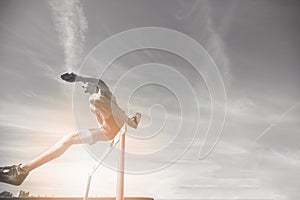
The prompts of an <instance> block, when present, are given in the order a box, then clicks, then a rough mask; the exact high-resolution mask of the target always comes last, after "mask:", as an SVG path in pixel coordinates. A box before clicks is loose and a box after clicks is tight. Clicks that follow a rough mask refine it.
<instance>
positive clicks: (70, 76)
mask: <svg viewBox="0 0 300 200" xmlns="http://www.w3.org/2000/svg"><path fill="white" fill-rule="evenodd" d="M60 77H61V78H62V79H63V80H65V81H67V82H71V83H73V82H83V83H90V84H94V85H97V86H98V87H99V89H100V90H106V91H109V87H108V86H107V85H106V84H105V83H104V81H102V80H101V79H97V78H93V77H86V76H80V75H77V74H75V73H73V72H67V73H64V74H62V75H61V76H60Z"/></svg>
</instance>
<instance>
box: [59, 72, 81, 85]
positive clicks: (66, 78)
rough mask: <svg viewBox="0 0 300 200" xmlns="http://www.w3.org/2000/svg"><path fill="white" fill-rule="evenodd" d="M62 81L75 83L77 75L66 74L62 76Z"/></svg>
mask: <svg viewBox="0 0 300 200" xmlns="http://www.w3.org/2000/svg"><path fill="white" fill-rule="evenodd" d="M60 77H61V79H62V80H64V81H67V82H70V83H73V82H75V80H76V77H77V75H76V74H75V73H73V72H66V73H64V74H62V75H61V76H60Z"/></svg>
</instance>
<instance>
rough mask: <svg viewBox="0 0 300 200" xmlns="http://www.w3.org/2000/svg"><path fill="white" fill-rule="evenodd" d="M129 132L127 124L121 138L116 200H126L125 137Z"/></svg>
mask: <svg viewBox="0 0 300 200" xmlns="http://www.w3.org/2000/svg"><path fill="white" fill-rule="evenodd" d="M126 132H127V124H125V127H124V130H123V132H122V134H121V136H120V155H119V171H118V179H117V194H116V200H124V168H125V135H126Z"/></svg>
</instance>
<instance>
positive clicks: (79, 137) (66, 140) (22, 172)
mask: <svg viewBox="0 0 300 200" xmlns="http://www.w3.org/2000/svg"><path fill="white" fill-rule="evenodd" d="M61 78H62V79H63V80H65V81H68V82H83V83H85V85H84V86H83V88H84V89H85V93H88V94H90V98H89V102H90V110H91V111H92V112H93V113H94V114H95V116H96V118H97V121H98V123H99V124H100V128H95V129H87V130H83V131H79V132H77V133H72V134H68V135H66V136H64V137H63V138H62V139H60V140H59V141H58V142H57V143H56V144H55V145H53V146H52V147H50V148H49V149H48V150H46V151H45V152H43V153H42V154H40V155H39V156H37V157H36V158H34V159H32V160H30V161H28V162H25V163H22V164H19V165H12V166H6V167H0V182H4V183H8V184H12V185H20V184H22V182H23V181H24V179H25V178H26V177H27V175H28V174H29V172H30V171H32V170H34V169H36V168H37V167H39V166H41V165H43V164H45V163H47V162H49V161H51V160H53V159H55V158H57V157H59V156H60V155H62V154H63V153H64V152H65V151H66V150H67V149H68V148H69V147H70V146H72V145H74V144H81V143H89V144H93V143H95V142H97V141H108V140H112V139H113V138H114V137H115V135H116V134H117V133H118V132H119V131H120V129H121V127H122V126H123V125H124V124H125V123H127V124H128V125H129V126H131V127H133V128H136V127H137V126H138V123H139V120H140V117H141V115H140V114H139V113H136V114H135V116H134V117H131V118H129V117H128V116H127V115H126V114H125V112H124V111H123V110H122V109H121V108H120V107H119V106H118V104H117V102H116V99H115V97H114V96H113V95H112V93H111V91H110V90H109V88H108V86H107V85H106V84H105V83H104V82H103V81H102V80H98V79H96V78H89V77H83V76H78V75H76V74H74V73H65V74H63V75H61Z"/></svg>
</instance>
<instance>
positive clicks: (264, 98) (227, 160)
mask: <svg viewBox="0 0 300 200" xmlns="http://www.w3.org/2000/svg"><path fill="white" fill-rule="evenodd" d="M68 6H69V7H68ZM299 9H300V2H298V1H296V0H244V1H239V0H224V1H215V0H210V1H193V0H191V1H179V0H178V1H176V0H175V1H174V0H164V1H161V0H154V1H146V0H127V1H124V0H118V1H117V0H109V1H108V0H107V1H96V0H85V1H82V2H80V1H78V0H74V1H52V0H51V1H40V0H24V1H20V0H6V1H5V0H2V1H1V2H0V66H1V67H0V71H1V73H0V90H1V93H0V109H1V113H0V130H1V132H0V134H1V140H0V157H1V160H0V165H1V166H2V165H10V164H18V163H22V162H25V161H26V160H29V159H31V158H33V157H34V156H35V155H38V154H39V153H40V152H41V151H43V150H45V149H47V148H48V147H49V146H50V145H51V144H53V143H54V142H55V141H57V140H58V139H59V138H60V137H62V136H63V135H64V134H66V133H70V132H73V131H75V130H76V126H79V127H80V128H84V127H85V128H88V127H90V126H94V125H95V119H94V118H93V116H92V113H91V112H89V110H88V101H87V99H88V96H86V95H83V93H81V91H80V87H79V85H78V86H77V87H75V93H74V105H75V106H74V109H73V107H72V97H73V86H72V85H71V84H66V83H64V82H62V81H61V80H59V75H60V74H61V73H63V72H65V71H69V70H73V71H76V72H77V71H80V70H79V66H80V64H81V61H82V60H83V59H84V58H85V57H86V56H87V55H88V54H89V53H90V51H91V50H92V49H93V48H94V47H95V46H96V45H98V44H99V43H100V42H102V41H104V40H105V39H107V38H109V37H110V36H112V35H114V34H117V33H119V32H122V31H125V30H129V29H133V28H139V27H163V28H168V29H172V30H176V31H179V32H182V33H184V34H186V35H188V36H189V37H191V38H193V39H194V40H196V41H197V42H199V43H200V44H201V45H202V46H203V47H204V48H205V49H206V50H207V51H208V53H209V55H210V56H211V57H212V59H213V60H214V62H215V63H216V65H217V66H218V69H219V71H220V73H221V76H222V79H223V82H224V86H225V90H226V96H227V101H226V105H227V116H226V120H225V126H224V129H223V132H222V136H221V138H220V140H218V143H217V146H216V147H215V148H214V150H213V151H212V152H211V153H210V154H209V156H208V157H206V158H205V159H199V157H198V156H199V155H198V154H199V149H200V144H201V142H202V141H203V137H202V136H203V135H205V130H206V128H207V126H208V124H209V119H210V111H211V110H210V105H209V93H208V90H207V89H206V86H205V81H204V79H202V78H203V77H201V76H200V75H199V74H197V73H196V71H195V69H194V68H193V67H192V66H191V64H190V63H188V62H187V61H185V60H184V59H182V58H180V57H179V56H176V55H174V54H172V53H170V52H165V51H160V50H153V49H152V50H141V51H135V52H131V53H129V54H126V55H124V56H122V57H120V58H119V59H118V60H116V61H115V62H114V63H113V64H112V65H111V66H110V67H109V68H108V70H107V71H105V73H104V75H103V79H104V81H106V82H107V83H108V84H109V85H110V86H111V87H114V86H115V85H117V82H118V81H120V80H121V77H122V75H124V74H125V73H126V72H127V74H129V76H128V78H129V79H127V80H125V81H126V82H124V83H122V84H121V86H119V88H117V89H116V94H115V95H116V97H117V98H118V103H119V104H120V105H121V106H122V107H123V108H125V107H126V106H129V107H128V108H126V109H128V111H129V112H130V113H132V112H135V111H136V110H139V111H140V112H142V114H143V119H142V122H141V129H139V130H138V131H131V132H132V133H131V134H132V135H133V136H136V137H129V139H128V148H129V149H128V151H130V152H137V151H138V152H142V153H148V155H149V157H143V156H138V157H131V156H130V155H128V162H127V167H128V168H129V169H130V170H137V171H139V170H141V168H147V167H148V168H149V170H150V169H154V168H155V169H156V168H159V167H163V166H165V165H168V164H170V162H171V161H173V160H174V159H175V158H176V156H178V155H179V154H180V153H182V152H184V150H185V149H186V147H187V146H188V145H189V144H191V141H192V140H193V137H194V132H195V131H194V129H193V127H194V126H195V124H197V123H199V130H198V132H196V133H197V138H196V139H195V140H194V141H193V143H192V145H191V146H190V148H189V149H188V151H186V152H185V154H184V155H183V156H182V157H181V158H180V159H178V160H177V161H176V162H175V163H173V164H172V165H171V166H168V167H165V168H164V169H161V170H158V171H155V172H152V173H142V174H139V175H136V174H127V175H126V183H127V184H126V189H125V190H126V192H125V194H126V195H128V196H152V197H155V198H156V199H159V198H164V199H166V198H170V199H174V198H176V199H187V198H192V199H196V198H198V199H201V198H209V199H230V198H235V199H249V198H253V199H262V198H263V199H282V200H285V199H288V200H293V199H297V198H300V195H299V192H298V189H299V187H300V181H299V180H300V172H299V167H300V160H299V159H300V149H299V147H300V145H299V141H300V137H299V128H300V127H299V125H300V123H299V120H300V119H299V116H300V104H299V102H300V92H299V91H300V90H299V85H300V78H299V76H300V67H299V66H300V48H299V45H300V39H299V35H300V28H299V27H300V24H299V23H300V13H299ZM66 16H69V18H66ZM122 45H124V44H122V43H120V47H122ZM111 48H112V49H113V48H116V47H111ZM109 50H111V49H108V51H109ZM191 51H192V50H191ZM97 56H99V55H97V54H96V53H94V54H92V55H89V57H88V58H87V60H86V64H85V65H84V66H93V64H94V65H95V67H96V68H97V66H98V65H99V66H101V64H99V63H101V62H102V59H101V56H100V57H97ZM147 63H160V64H163V65H165V66H169V67H170V68H164V67H162V65H158V64H150V65H146V66H144V67H146V69H147V70H146V71H145V70H142V71H139V70H138V69H139V68H134V67H136V66H138V65H142V64H147ZM202 64H203V63H202ZM100 68H101V67H100ZM93 69H94V68H89V69H87V68H85V69H84V70H83V69H82V70H81V71H82V72H83V73H85V74H87V75H95V76H99V74H93ZM97 69H98V68H97ZM132 69H137V70H136V71H131V73H128V72H130V70H132ZM170 69H174V70H173V71H172V73H171V72H170V71H168V72H167V71H164V70H170ZM101 70H102V68H101ZM207 70H211V69H209V68H207ZM173 72H174V73H173ZM176 72H177V73H176ZM178 74H179V75H180V76H179V75H178ZM178 77H185V79H184V80H188V83H189V84H190V87H192V88H193V89H194V90H195V91H196V94H195V95H196V96H197V98H198V101H197V102H198V103H199V104H200V105H199V109H200V111H201V118H200V119H195V117H194V115H195V113H194V111H196V110H197V109H196V108H198V107H197V106H196V105H195V102H194V100H193V98H190V97H192V95H193V94H192V93H188V91H187V90H186V89H185V88H184V86H183V85H184V83H185V82H180V80H179V78H178ZM142 80H150V81H151V80H160V81H163V80H164V81H166V82H168V83H169V84H170V86H169V87H170V88H171V87H172V90H171V89H170V88H168V87H161V86H159V85H155V84H152V85H151V84H150V85H145V86H143V87H142V88H140V89H138V90H136V93H135V94H134V95H135V96H134V98H132V99H131V101H129V104H128V105H127V101H125V100H126V97H127V96H128V93H129V92H132V91H133V89H134V88H135V87H136V83H137V82H138V83H140V82H141V81H142ZM154 82H155V81H154ZM172 91H173V92H174V91H176V92H175V95H174V93H172ZM176 97H179V100H178V99H176ZM218 103H220V102H218ZM182 105H183V108H186V110H185V111H186V112H182V110H180V108H182V107H180V106H182ZM186 105H189V106H186ZM184 106H185V107H184ZM74 112H75V113H74ZM217 112H218V110H217ZM166 113H167V114H168V115H167V117H166V115H165V114H166ZM73 114H74V115H73ZM181 114H183V115H182V116H181ZM220 114H221V111H220V113H217V114H216V115H217V116H218V115H220ZM74 116H75V118H74ZM83 116H84V117H83ZM181 117H182V118H181ZM165 118H167V122H166V123H165V126H164V124H163V120H165ZM181 119H182V120H183V123H182V124H184V125H185V126H186V127H184V130H185V131H183V130H179V128H178V125H180V124H179V122H180V120H181ZM217 119H218V118H217ZM221 123H222V122H221V121H217V122H216V124H221ZM160 127H162V130H160V131H159V129H160ZM178 130H179V131H178ZM176 131H178V133H177V135H175V134H176ZM153 133H157V135H154V134H153ZM153 135H154V136H153ZM139 137H148V139H147V140H146V139H145V138H144V139H143V138H139ZM174 137H175V139H174V140H173V138H174ZM211 139H212V140H214V139H215V138H211ZM169 141H172V142H171V143H169ZM165 144H168V145H169V146H168V147H169V148H166V149H165V151H163V152H160V153H159V154H158V155H156V154H154V153H153V154H151V153H149V152H153V151H156V150H157V149H160V148H161V147H163V146H164V145H165ZM98 145H99V146H97V145H96V146H92V147H88V148H89V150H92V152H93V151H97V152H98V150H101V149H103V148H104V147H105V145H106V144H98ZM97 149H98V150H97ZM114 158H115V155H114V154H113V155H112V156H111V158H109V160H110V161H111V163H110V164H115V162H116V161H115V159H114ZM79 161H80V162H79ZM94 162H95V161H94V160H93V158H92V157H91V155H90V154H89V153H88V151H86V148H85V147H83V146H76V147H72V148H71V149H69V150H68V151H67V153H66V154H65V155H63V156H62V157H60V158H58V159H56V160H54V161H52V162H51V163H49V164H47V165H45V166H42V167H41V168H38V169H36V170H35V171H33V172H32V173H31V174H30V175H29V177H28V178H27V179H26V180H25V182H24V184H23V185H22V186H19V187H13V186H9V185H5V184H0V188H1V191H2V190H8V191H11V192H14V193H15V194H16V193H17V191H19V190H20V189H23V190H26V191H30V192H31V193H32V194H33V195H48V196H49V195H50V196H51V195H55V196H81V195H82V194H83V193H84V186H85V183H86V178H87V177H86V175H87V173H88V170H89V169H90V167H91V164H93V163H94ZM142 163H144V165H143V164H142ZM115 184H116V173H115V171H114V170H112V169H110V168H108V167H102V168H101V169H100V170H99V171H98V172H97V173H96V174H95V179H94V182H93V185H92V189H91V195H92V196H93V195H94V196H96V195H98V196H114V195H115Z"/></svg>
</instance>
